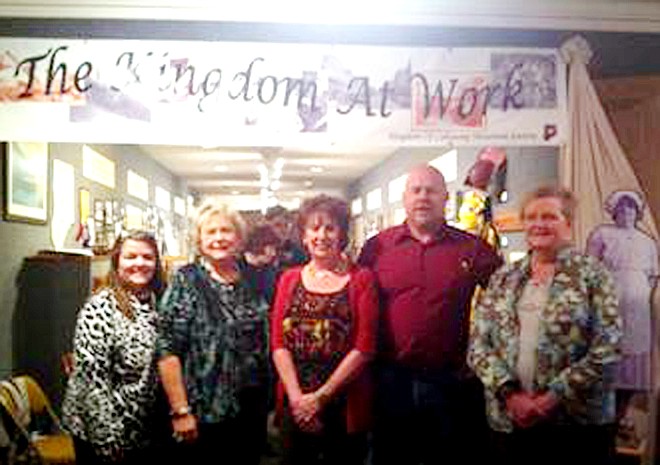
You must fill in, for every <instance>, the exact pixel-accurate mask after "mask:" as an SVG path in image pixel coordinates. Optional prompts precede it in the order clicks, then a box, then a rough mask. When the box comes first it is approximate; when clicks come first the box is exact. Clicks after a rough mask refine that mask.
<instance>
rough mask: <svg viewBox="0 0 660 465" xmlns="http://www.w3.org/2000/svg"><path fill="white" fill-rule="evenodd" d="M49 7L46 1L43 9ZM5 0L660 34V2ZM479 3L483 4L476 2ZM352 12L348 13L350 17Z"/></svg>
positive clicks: (297, 18) (62, 10)
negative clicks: (47, 0)
mask: <svg viewBox="0 0 660 465" xmlns="http://www.w3.org/2000/svg"><path fill="white" fill-rule="evenodd" d="M44 3H45V4H44ZM318 3H319V2H314V6H313V8H312V7H310V6H309V2H306V1H303V0H280V1H279V2H272V1H268V2H267V1H264V0H262V1H256V0H246V1H243V2H232V8H231V9H228V8H227V6H226V4H225V2H217V1H215V0H189V1H183V0H181V1H175V0H134V1H132V2H131V1H129V0H86V1H85V0H58V1H53V2H36V1H32V0H13V1H5V0H0V16H5V17H29V18H35V17H40V18H90V19H100V18H107V19H110V18H122V19H148V20H184V21H186V20H187V21H198V20H199V21H229V22H244V21H245V22H264V23H286V24H295V23H297V24H354V25H355V24H371V25H420V26H422V25H427V26H429V25H438V26H461V27H493V28H514V29H515V28H521V29H568V30H600V31H620V32H623V31H630V32H660V3H658V2H654V1H652V0H646V1H639V0H637V1H626V2H623V1H619V2H617V1H615V0H575V1H569V0H556V1H555V2H553V3H552V4H550V5H549V4H548V3H550V2H547V1H546V2H544V1H542V0H527V1H522V0H508V1H504V0H490V1H488V0H481V1H480V2H477V1H471V2H465V1H462V0H416V1H415V0H409V1H407V2H404V1H403V0H381V1H380V2H375V0H368V1H366V0H365V1H363V2H361V3H357V4H356V3H355V2H353V1H352V0H335V1H333V2H330V1H327V2H325V3H324V4H323V5H319V4H318ZM477 3H480V4H478V5H477ZM347 12H350V14H347Z"/></svg>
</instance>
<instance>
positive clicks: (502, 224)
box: [493, 208, 523, 233]
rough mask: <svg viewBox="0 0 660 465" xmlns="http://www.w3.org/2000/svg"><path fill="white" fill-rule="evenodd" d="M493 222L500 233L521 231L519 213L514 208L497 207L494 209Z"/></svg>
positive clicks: (521, 225)
mask: <svg viewBox="0 0 660 465" xmlns="http://www.w3.org/2000/svg"><path fill="white" fill-rule="evenodd" d="M493 223H495V228H497V231H498V232H500V233H505V232H522V231H523V224H522V221H521V219H520V213H519V212H518V211H517V210H515V209H500V208H498V209H497V210H495V215H494V218H493Z"/></svg>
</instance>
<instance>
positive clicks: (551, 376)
mask: <svg viewBox="0 0 660 465" xmlns="http://www.w3.org/2000/svg"><path fill="white" fill-rule="evenodd" d="M529 278H530V259H529V255H528V256H527V257H525V258H524V259H522V260H520V261H518V262H515V263H513V264H509V265H505V266H503V267H502V268H500V269H499V270H498V271H497V272H496V273H495V274H494V275H493V276H492V278H491V280H490V283H489V286H488V289H487V290H486V292H484V293H483V294H482V296H481V299H480V300H479V304H478V305H477V307H476V310H475V314H474V318H473V321H472V325H471V334H470V347H469V350H468V363H469V365H470V366H471V367H472V369H473V370H474V372H475V373H476V374H477V376H478V377H479V378H480V379H481V381H482V382H483V384H484V386H485V396H486V406H487V413H488V420H489V423H490V426H491V428H493V429H494V430H496V431H500V432H510V431H512V430H513V424H512V423H511V419H510V418H509V416H508V415H507V413H506V410H505V408H504V402H503V400H501V399H500V398H498V396H496V393H497V390H498V389H499V388H500V387H501V386H502V385H503V384H504V383H506V382H509V381H513V382H515V381H516V379H517V378H516V363H517V357H518V347H519V337H518V336H519V321H518V314H517V303H518V300H519V299H520V296H521V294H522V291H523V289H524V287H525V285H526V283H527V281H528V280H529ZM620 338H621V319H620V317H619V313H618V302H617V297H616V291H615V288H614V282H613V281H612V278H611V277H610V275H609V273H608V272H607V270H606V269H605V268H604V267H603V266H602V265H601V264H600V262H598V261H597V260H596V259H594V258H592V257H589V256H587V255H584V254H582V253H579V252H577V251H575V250H574V249H572V248H565V249H563V250H562V251H560V253H559V255H558V257H557V265H556V271H555V276H554V278H553V281H552V284H551V286H550V295H549V298H548V302H547V304H546V306H545V308H544V309H543V311H542V313H541V321H540V325H539V334H538V347H537V353H536V358H537V367H536V375H535V380H534V386H535V389H534V390H535V391H539V392H544V391H548V390H550V391H552V392H554V393H555V394H556V395H557V397H558V398H559V399H560V408H559V409H558V410H559V411H558V413H557V416H556V418H555V417H553V421H555V422H559V423H573V424H575V423H577V424H606V423H611V422H613V421H614V415H615V404H614V389H613V388H612V381H613V377H614V371H615V364H616V362H617V360H618V354H619V349H618V344H619V340H620Z"/></svg>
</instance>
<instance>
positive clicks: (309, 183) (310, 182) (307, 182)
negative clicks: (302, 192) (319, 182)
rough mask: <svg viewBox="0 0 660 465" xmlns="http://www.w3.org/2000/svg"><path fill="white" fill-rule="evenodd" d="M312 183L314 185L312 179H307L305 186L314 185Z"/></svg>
mask: <svg viewBox="0 0 660 465" xmlns="http://www.w3.org/2000/svg"><path fill="white" fill-rule="evenodd" d="M312 185H314V183H313V182H312V181H310V180H309V179H308V180H307V181H305V187H312Z"/></svg>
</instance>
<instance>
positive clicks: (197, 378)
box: [157, 203, 268, 464]
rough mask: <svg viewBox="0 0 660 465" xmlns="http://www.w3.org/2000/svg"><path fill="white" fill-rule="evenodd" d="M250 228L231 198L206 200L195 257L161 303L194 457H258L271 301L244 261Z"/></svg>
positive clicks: (164, 342) (172, 393)
mask: <svg viewBox="0 0 660 465" xmlns="http://www.w3.org/2000/svg"><path fill="white" fill-rule="evenodd" d="M245 228H246V227H245V223H244V221H243V219H242V218H241V216H240V215H239V214H238V213H237V212H233V211H231V210H230V209H228V208H227V207H226V206H224V205H219V204H214V203H207V204H205V205H204V206H202V207H201V208H200V209H199V212H198V215H197V219H196V224H195V237H196V245H197V252H198V257H197V260H196V261H195V262H194V263H191V264H189V265H186V266H184V267H183V268H181V269H180V270H178V271H177V273H176V274H175V275H174V277H173V280H172V283H171V286H170V288H169V289H168V291H167V293H166V294H165V296H164V297H163V300H162V302H161V305H160V307H159V309H160V328H159V338H158V344H157V350H158V356H159V361H158V369H159V372H160V376H161V380H162V383H163V387H164V390H165V393H166V397H167V399H168V402H169V406H170V416H171V422H172V430H173V437H174V439H175V440H176V441H177V442H179V443H183V444H184V445H185V447H180V448H179V447H177V448H176V449H178V450H179V451H180V452H183V453H184V454H185V455H183V456H182V457H181V458H185V460H186V461H188V462H189V463H205V461H206V460H208V457H211V456H217V455H218V453H220V454H221V455H222V458H221V459H219V460H221V461H222V462H223V463H228V464H233V463H241V464H257V463H258V462H259V458H260V453H261V450H262V447H261V445H262V443H263V440H264V438H265V425H266V414H267V411H266V399H267V392H266V389H267V375H268V358H267V351H268V342H267V334H268V330H267V306H266V305H265V304H264V303H263V302H262V301H261V300H260V299H259V298H258V297H257V295H256V293H255V292H254V290H253V289H252V288H251V287H250V286H249V285H248V284H247V282H246V280H245V279H244V277H243V272H242V270H241V268H240V265H239V263H240V262H239V258H240V253H241V251H242V246H243V243H244V241H245V237H246V236H245ZM246 440H247V441H249V442H250V444H251V447H247V448H246V447H244V444H245V443H246ZM174 455H175V456H176V455H177V454H176V453H175V454H174Z"/></svg>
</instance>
